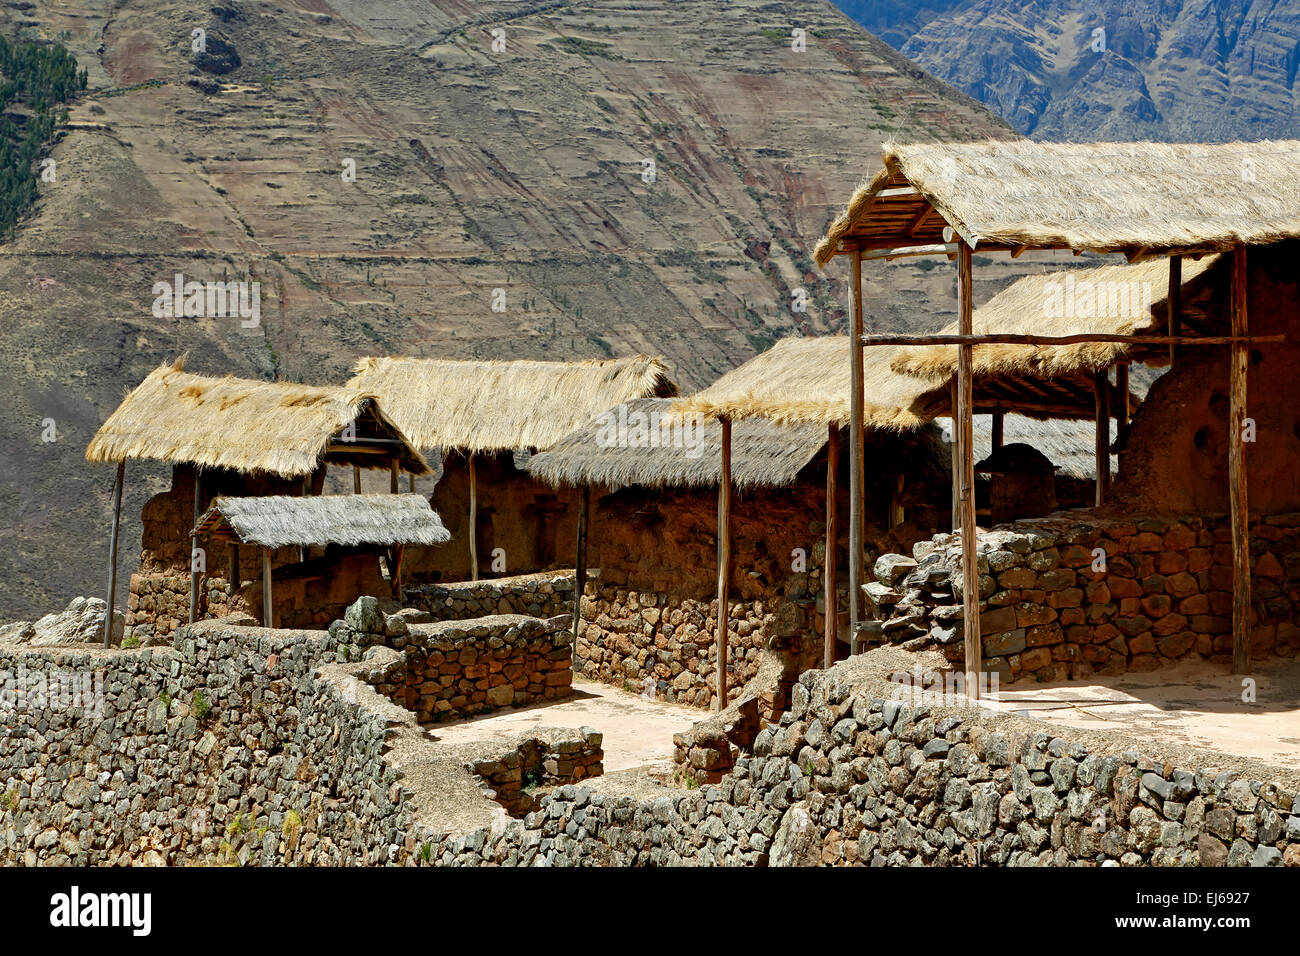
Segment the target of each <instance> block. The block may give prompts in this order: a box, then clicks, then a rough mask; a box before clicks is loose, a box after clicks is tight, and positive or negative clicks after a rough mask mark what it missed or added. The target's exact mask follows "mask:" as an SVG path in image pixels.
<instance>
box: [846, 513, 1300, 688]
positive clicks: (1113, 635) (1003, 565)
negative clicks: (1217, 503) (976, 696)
mask: <svg viewBox="0 0 1300 956" xmlns="http://www.w3.org/2000/svg"><path fill="white" fill-rule="evenodd" d="M1250 539H1251V559H1252V568H1251V572H1252V600H1253V610H1254V621H1253V626H1252V629H1251V650H1252V654H1253V655H1254V656H1255V657H1257V658H1258V657H1264V656H1267V655H1269V654H1276V655H1279V656H1282V657H1294V656H1295V655H1296V653H1297V651H1300V626H1297V624H1296V622H1297V621H1300V515H1296V514H1283V515H1270V516H1266V517H1263V518H1259V517H1256V518H1254V519H1252V522H1251V527H1250ZM1231 541H1232V531H1231V528H1230V527H1229V525H1228V524H1227V522H1226V521H1225V520H1224V519H1223V518H1222V517H1206V518H1200V517H1185V518H1142V519H1129V518H1098V517H1095V516H1092V515H1088V516H1087V517H1086V518H1084V517H1081V516H1078V515H1070V514H1068V513H1067V514H1063V515H1061V516H1059V517H1055V518H1038V519H1033V520H1032V521H1021V522H1015V523H1013V524H1011V525H1007V526H1004V527H1003V528H999V529H994V530H993V531H992V532H989V533H982V534H981V535H980V540H979V552H980V553H979V574H980V599H981V600H980V634H981V637H982V640H983V644H984V657H985V669H986V670H989V671H992V672H995V673H997V674H998V677H999V680H1001V681H1012V680H1016V679H1020V678H1027V677H1031V676H1032V677H1033V678H1034V679H1036V680H1039V681H1047V680H1061V679H1064V678H1073V679H1087V678H1090V677H1092V676H1093V675H1095V674H1119V673H1124V672H1125V671H1149V670H1154V669H1156V668H1158V667H1160V666H1161V665H1162V664H1163V663H1166V662H1171V661H1176V660H1179V659H1182V658H1187V657H1191V656H1193V655H1195V656H1199V657H1211V656H1215V655H1230V654H1231V653H1232V553H1231ZM913 555H914V557H913V558H908V557H905V556H903V555H885V556H882V557H881V558H880V559H879V560H878V561H877V562H876V566H875V575H876V581H875V582H874V583H872V584H869V585H867V594H868V597H869V598H870V599H871V600H872V602H874V604H875V605H876V607H877V608H878V615H879V617H880V618H881V619H882V621H883V625H882V637H883V639H884V640H885V641H887V642H891V643H898V642H901V641H907V640H914V639H926V638H928V639H929V640H930V641H933V642H934V643H935V644H937V645H938V646H939V647H941V648H942V649H943V652H944V653H945V655H946V656H947V657H948V658H949V659H950V660H954V661H956V660H960V659H962V654H963V650H962V646H963V645H962V641H963V636H964V634H963V625H962V609H961V596H960V586H961V570H960V568H961V546H960V539H959V538H953V537H952V536H949V535H939V536H937V537H935V538H934V539H933V540H932V541H929V542H922V543H920V544H918V545H916V546H915V548H914V549H913Z"/></svg>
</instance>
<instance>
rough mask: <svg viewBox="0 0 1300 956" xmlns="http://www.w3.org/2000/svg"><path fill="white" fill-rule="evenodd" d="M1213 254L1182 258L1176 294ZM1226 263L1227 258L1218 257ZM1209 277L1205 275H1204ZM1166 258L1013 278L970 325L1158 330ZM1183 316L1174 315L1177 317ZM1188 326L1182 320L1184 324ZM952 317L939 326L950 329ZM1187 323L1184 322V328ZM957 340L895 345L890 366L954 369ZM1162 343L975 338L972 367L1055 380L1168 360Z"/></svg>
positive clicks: (1206, 267) (928, 375) (938, 377)
mask: <svg viewBox="0 0 1300 956" xmlns="http://www.w3.org/2000/svg"><path fill="white" fill-rule="evenodd" d="M1219 260H1220V257H1218V256H1207V257H1205V258H1203V259H1201V260H1199V261H1187V262H1185V263H1184V264H1183V270H1182V279H1183V288H1184V292H1183V298H1184V299H1190V298H1192V296H1193V295H1194V294H1195V289H1194V287H1199V286H1200V285H1202V279H1203V277H1206V274H1207V273H1208V272H1209V271H1210V270H1211V269H1212V267H1213V266H1214V265H1215V264H1216V263H1217V262H1218V261H1219ZM1223 261H1225V262H1226V260H1223ZM1207 278H1208V277H1207ZM1168 280H1169V264H1168V263H1167V262H1166V261H1165V260H1163V259H1157V260H1153V261H1151V262H1143V263H1140V264H1138V265H1109V266H1099V267H1097V268H1091V269H1069V270H1064V271H1056V272H1046V273H1041V274H1036V275H1027V276H1024V277H1023V278H1020V279H1017V280H1016V281H1015V282H1013V283H1012V284H1011V285H1009V286H1007V288H1005V289H1003V290H1002V291H1001V292H999V293H998V294H997V295H995V296H994V297H993V298H991V299H989V301H988V302H987V303H986V304H985V305H983V306H981V307H980V308H978V309H976V310H975V313H974V315H973V316H972V319H971V324H972V327H973V329H974V331H975V332H976V333H977V334H978V333H986V332H996V333H1011V334H1027V335H1069V334H1074V333H1079V332H1099V333H1106V334H1114V335H1134V334H1141V333H1144V332H1149V333H1151V334H1154V335H1162V334H1164V333H1165V328H1166V326H1165V321H1166V320H1165V318H1164V316H1165V314H1166V312H1167V310H1168V296H1169V284H1168ZM1183 319H1184V316H1183V315H1180V317H1179V320H1180V322H1183ZM1184 324H1187V325H1189V326H1191V325H1192V322H1191V320H1190V318H1189V320H1188V321H1187V322H1186V323H1184ZM959 331H960V329H959V328H958V326H957V323H956V322H951V323H949V324H948V325H946V326H944V328H943V329H942V330H941V333H942V334H945V335H955V334H957V333H958V332H959ZM1193 331H1195V329H1194V328H1188V329H1184V333H1187V332H1193ZM957 352H958V349H957V346H955V345H915V346H911V347H907V348H900V349H898V350H897V351H896V352H895V356H894V360H893V363H892V367H893V370H894V371H895V372H898V373H900V374H903V375H911V376H915V377H917V378H921V379H924V380H926V381H927V382H931V383H940V382H944V381H947V380H948V379H950V378H951V377H952V376H954V375H956V374H957ZM1168 354H1169V350H1168V346H1159V347H1147V348H1142V347H1134V346H1129V345H1123V344H1120V343H1114V342H1081V343H1077V344H1074V345H1051V346H1036V345H999V344H993V345H976V346H975V347H974V348H973V349H972V366H971V368H972V371H973V372H974V373H975V374H976V375H983V376H1011V375H1021V376H1026V377H1030V378H1043V379H1058V378H1068V377H1071V376H1078V375H1081V374H1082V375H1089V376H1090V375H1092V374H1093V373H1094V372H1098V371H1101V370H1102V369H1105V368H1109V367H1110V365H1111V364H1112V363H1113V362H1115V361H1116V360H1117V359H1122V358H1137V359H1138V360H1149V361H1150V362H1151V363H1152V364H1156V365H1159V364H1165V363H1167V361H1168Z"/></svg>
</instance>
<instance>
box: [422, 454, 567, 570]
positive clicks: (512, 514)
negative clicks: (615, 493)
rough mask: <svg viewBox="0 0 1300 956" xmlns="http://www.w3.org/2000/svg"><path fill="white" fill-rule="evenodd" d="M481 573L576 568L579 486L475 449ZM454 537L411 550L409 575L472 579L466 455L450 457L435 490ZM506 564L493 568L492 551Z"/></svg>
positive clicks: (435, 505)
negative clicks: (553, 482) (541, 477)
mask: <svg viewBox="0 0 1300 956" xmlns="http://www.w3.org/2000/svg"><path fill="white" fill-rule="evenodd" d="M474 473H475V479H476V483H477V505H478V523H477V545H478V563H479V577H480V578H486V577H489V576H498V575H516V574H530V573H532V572H535V571H544V570H547V569H549V568H557V567H559V568H565V567H572V566H573V555H574V547H575V544H576V540H577V528H578V524H577V522H578V512H577V507H578V502H579V500H580V499H579V496H578V492H577V491H575V490H573V489H570V488H561V489H554V488H551V487H550V486H549V485H546V484H543V483H542V482H539V481H537V480H536V479H535V478H533V477H532V476H531V475H529V474H528V472H526V471H521V470H520V469H518V468H516V467H515V465H514V455H513V454H512V453H509V452H507V453H504V454H499V455H475V456H474ZM429 503H430V504H431V505H432V506H433V510H434V511H436V512H437V513H438V515H439V517H441V518H442V522H443V524H444V525H445V526H446V528H447V530H448V531H450V532H451V541H450V542H449V543H447V544H445V545H439V546H437V547H433V548H423V547H421V548H414V547H413V548H408V549H407V552H406V557H405V560H404V562H403V575H404V576H405V577H406V579H407V580H408V581H410V582H425V581H452V582H454V581H468V580H469V579H470V577H471V574H470V562H469V469H468V467H467V465H466V461H465V458H464V457H463V456H461V455H448V456H447V458H446V460H445V462H444V464H443V473H442V477H441V478H440V479H439V480H438V483H437V485H436V486H435V487H434V489H433V494H431V495H430V496H429ZM498 548H499V549H501V551H502V552H503V553H502V554H501V555H500V557H501V560H502V561H503V562H504V567H503V568H502V567H494V566H493V560H494V558H493V552H494V551H495V550H497V549H498Z"/></svg>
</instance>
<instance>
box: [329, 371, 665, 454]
mask: <svg viewBox="0 0 1300 956" xmlns="http://www.w3.org/2000/svg"><path fill="white" fill-rule="evenodd" d="M348 387H350V388H356V389H362V390H364V391H366V392H370V393H373V394H376V395H378V396H379V397H380V400H381V402H382V403H383V406H384V410H385V411H386V412H387V413H388V414H390V415H392V416H393V420H394V421H396V422H397V423H398V424H399V425H400V426H401V428H402V431H404V432H405V433H406V434H407V435H409V436H410V438H411V441H412V442H414V443H415V444H416V445H417V446H418V447H420V448H422V449H433V448H438V449H441V450H443V451H444V452H447V451H460V452H464V453H467V454H477V453H484V452H486V453H491V452H501V451H513V450H515V449H518V448H547V447H549V446H550V445H553V444H554V443H555V442H557V441H559V440H560V439H561V438H563V437H564V436H565V435H567V434H568V433H569V432H571V431H573V430H574V429H575V428H579V427H581V426H583V425H586V424H587V423H588V422H590V421H591V420H592V419H594V418H595V417H596V416H597V415H599V414H600V413H601V412H603V411H605V410H606V409H609V408H613V407H614V406H615V405H618V404H619V403H620V402H627V401H631V400H632V399H636V398H646V397H650V396H658V397H667V396H670V395H676V394H677V387H676V386H675V385H674V384H673V383H672V381H671V380H670V379H669V377H668V368H667V366H666V365H665V364H664V363H663V360H662V359H660V358H658V357H653V356H648V355H637V356H633V357H631V358H619V359H607V360H601V361H586V362H537V361H518V362H498V361H451V360H443V359H414V358H367V359H362V360H361V361H360V362H359V363H357V366H356V375H355V376H354V377H353V378H352V380H351V381H350V382H349V383H348Z"/></svg>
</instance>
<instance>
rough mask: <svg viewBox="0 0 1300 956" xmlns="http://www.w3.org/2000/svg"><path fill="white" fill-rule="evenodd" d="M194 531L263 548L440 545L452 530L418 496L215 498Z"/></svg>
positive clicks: (425, 501) (426, 500)
mask: <svg viewBox="0 0 1300 956" xmlns="http://www.w3.org/2000/svg"><path fill="white" fill-rule="evenodd" d="M194 533H195V534H196V535H210V536H212V537H214V538H217V539H233V540H237V541H239V542H240V543H241V544H254V545H260V546H262V547H267V548H283V547H288V546H290V545H297V546H302V547H308V546H311V545H329V544H338V545H344V546H347V547H358V546H361V545H389V544H444V543H445V542H447V541H450V540H451V534H450V532H448V531H447V529H446V528H445V527H443V524H442V519H441V518H439V517H438V514H437V512H435V511H434V510H433V509H432V508H430V507H429V502H428V499H426V498H425V497H424V496H422V495H324V496H311V495H307V496H304V497H301V498H295V497H290V496H287V495H273V496H268V497H262V498H233V497H230V498H227V497H222V498H217V499H215V500H214V501H213V503H212V506H211V507H210V508H208V510H207V511H206V512H205V513H204V514H203V516H202V517H201V518H200V519H199V522H198V524H197V525H195V528H194Z"/></svg>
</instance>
